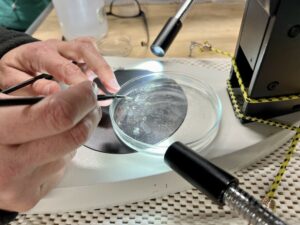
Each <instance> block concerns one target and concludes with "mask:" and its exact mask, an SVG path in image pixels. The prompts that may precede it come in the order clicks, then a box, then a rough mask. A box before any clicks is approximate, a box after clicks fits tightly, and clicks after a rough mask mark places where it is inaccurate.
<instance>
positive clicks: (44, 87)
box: [32, 79, 61, 95]
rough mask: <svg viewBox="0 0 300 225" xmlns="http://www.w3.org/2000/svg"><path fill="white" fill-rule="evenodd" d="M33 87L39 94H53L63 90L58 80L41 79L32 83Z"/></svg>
mask: <svg viewBox="0 0 300 225" xmlns="http://www.w3.org/2000/svg"><path fill="white" fill-rule="evenodd" d="M32 89H33V91H34V92H35V93H36V94H37V95H51V94H54V93H57V92H59V91H60V90H61V88H60V86H59V84H58V83H57V82H56V81H52V80H46V79H41V80H37V81H36V82H34V83H33V84H32Z"/></svg>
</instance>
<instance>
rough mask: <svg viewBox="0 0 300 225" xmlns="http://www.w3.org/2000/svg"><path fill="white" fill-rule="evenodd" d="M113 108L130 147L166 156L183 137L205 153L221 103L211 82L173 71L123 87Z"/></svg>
mask: <svg viewBox="0 0 300 225" xmlns="http://www.w3.org/2000/svg"><path fill="white" fill-rule="evenodd" d="M118 94H120V95H126V96H127V97H126V98H124V99H114V100H113V102H112V104H111V105H110V108H109V114H110V118H111V123H112V127H113V130H114V132H115V134H116V135H117V137H118V138H119V139H120V140H121V142H123V143H124V144H125V145H127V146H128V147H130V148H132V149H134V150H136V151H139V152H143V153H147V154H151V155H164V153H165V151H166V150H167V148H168V147H169V146H170V145H171V144H172V143H174V142H176V141H180V142H182V143H183V144H185V145H187V146H188V147H190V148H192V149H194V150H195V151H197V152H202V151H203V150H204V149H205V148H206V147H207V146H208V145H209V144H210V143H211V142H212V141H213V139H214V138H215V136H216V134H217V132H218V129H219V125H220V120H221V115H222V106H221V102H220V100H219V98H218V96H217V94H216V93H215V92H214V90H213V89H212V88H211V87H210V86H208V85H207V84H205V83H203V82H201V81H200V80H198V79H195V78H192V77H191V76H188V75H186V74H178V73H176V72H172V71H164V72H159V73H150V74H147V75H145V76H142V77H138V78H134V79H131V80H129V81H127V82H126V83H125V84H123V85H122V86H121V89H120V91H119V92H118Z"/></svg>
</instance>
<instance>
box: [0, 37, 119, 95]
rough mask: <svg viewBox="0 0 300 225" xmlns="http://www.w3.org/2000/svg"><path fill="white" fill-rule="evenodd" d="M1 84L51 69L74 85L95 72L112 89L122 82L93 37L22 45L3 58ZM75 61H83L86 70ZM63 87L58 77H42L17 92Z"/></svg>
mask: <svg viewBox="0 0 300 225" xmlns="http://www.w3.org/2000/svg"><path fill="white" fill-rule="evenodd" d="M1 62H2V63H1V64H0V75H1V76H0V88H2V89H5V88H8V87H11V86H13V85H16V84H18V83H20V82H23V81H25V80H28V79H30V78H32V76H35V75H37V74H39V73H48V74H50V75H52V76H54V78H55V79H56V80H57V81H60V82H63V83H66V84H69V85H73V84H77V83H80V82H82V81H84V80H87V79H88V74H90V73H92V72H93V73H95V74H96V75H97V76H98V77H99V79H100V80H101V82H102V83H103V85H104V87H105V88H106V89H107V91H109V92H112V93H114V92H117V91H118V90H119V88H120V87H119V85H118V83H117V80H116V78H115V76H114V74H113V72H112V70H111V68H110V66H109V65H108V64H107V63H106V62H105V60H104V59H103V57H102V56H101V55H100V54H99V53H98V51H97V49H96V47H95V44H94V43H93V41H92V39H90V38H80V39H76V40H73V41H69V42H65V41H58V40H48V41H40V42H33V43H29V44H24V45H21V46H19V47H17V48H15V49H12V50H10V51H9V52H7V53H6V54H5V55H4V56H3V57H2V58H1ZM73 62H77V63H81V64H82V63H84V64H85V65H86V70H85V72H83V71H82V70H81V69H80V68H79V67H78V66H77V65H75V64H74V63H73ZM59 90H60V86H59V85H58V83H57V82H55V81H49V80H45V79H41V80H38V81H36V82H35V83H34V84H33V85H31V86H29V87H27V88H23V89H21V90H20V91H18V93H15V94H17V95H49V94H52V93H55V92H57V91H59Z"/></svg>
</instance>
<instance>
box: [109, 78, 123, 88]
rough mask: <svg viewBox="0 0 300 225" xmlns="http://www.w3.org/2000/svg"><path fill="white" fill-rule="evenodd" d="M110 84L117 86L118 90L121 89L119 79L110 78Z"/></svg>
mask: <svg viewBox="0 0 300 225" xmlns="http://www.w3.org/2000/svg"><path fill="white" fill-rule="evenodd" d="M110 84H111V85H112V86H113V87H114V88H116V89H117V90H120V88H121V87H120V85H119V83H118V81H117V80H115V79H112V80H110Z"/></svg>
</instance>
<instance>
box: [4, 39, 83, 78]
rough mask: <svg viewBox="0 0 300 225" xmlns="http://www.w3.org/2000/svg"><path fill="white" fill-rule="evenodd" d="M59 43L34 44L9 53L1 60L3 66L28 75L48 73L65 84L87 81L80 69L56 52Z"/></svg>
mask: <svg viewBox="0 0 300 225" xmlns="http://www.w3.org/2000/svg"><path fill="white" fill-rule="evenodd" d="M57 43H59V41H53V40H49V41H44V42H34V43H29V44H25V45H22V46H20V47H18V48H16V49H14V51H10V52H9V53H7V54H6V55H5V56H4V57H3V58H2V60H3V62H4V63H5V65H7V66H10V67H14V68H17V69H19V70H22V71H26V72H28V73H32V74H36V73H39V72H41V73H45V72H46V73H49V74H51V75H53V76H54V77H55V78H56V79H57V80H59V81H61V82H64V83H67V84H77V83H80V82H83V81H84V80H87V78H86V76H85V74H84V73H83V72H82V71H81V70H80V68H79V67H78V66H76V65H74V64H73V63H72V62H71V60H68V59H66V58H65V57H62V56H61V55H60V54H59V53H58V52H57Z"/></svg>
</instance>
